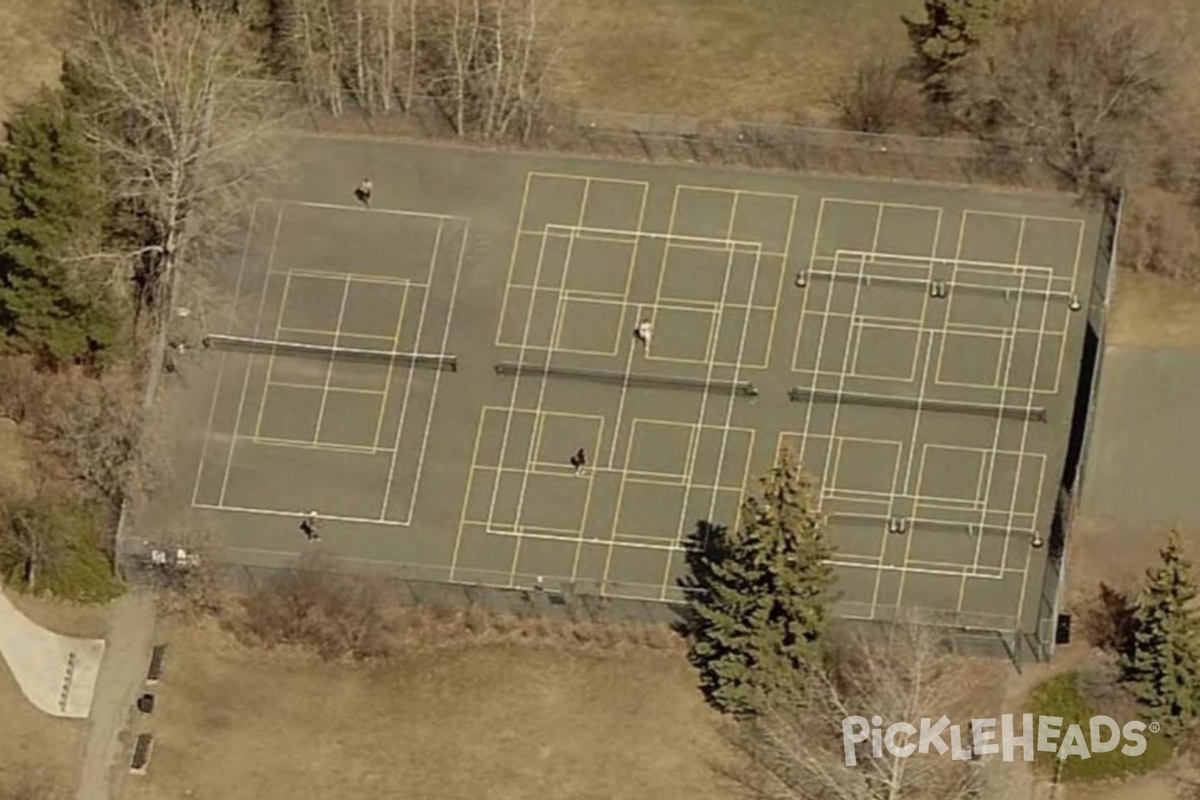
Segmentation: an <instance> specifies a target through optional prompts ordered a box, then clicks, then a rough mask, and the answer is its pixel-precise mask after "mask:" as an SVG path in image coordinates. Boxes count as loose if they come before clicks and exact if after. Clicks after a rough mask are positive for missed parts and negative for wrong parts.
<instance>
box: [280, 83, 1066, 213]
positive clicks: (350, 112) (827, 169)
mask: <svg viewBox="0 0 1200 800" xmlns="http://www.w3.org/2000/svg"><path fill="white" fill-rule="evenodd" d="M280 91H281V97H283V98H284V100H285V102H286V104H287V105H288V106H289V107H290V108H291V109H292V111H293V113H292V114H291V115H289V117H288V119H289V123H290V125H291V126H292V127H294V128H298V129H300V130H306V131H311V132H315V133H326V134H347V135H356V134H357V135H364V134H365V135H371V136H383V137H388V136H393V137H400V138H417V139H455V140H459V141H462V142H464V143H469V144H474V145H484V146H492V147H496V148H505V147H508V148H517V149H532V150H549V151H554V152H561V153H569V154H576V155H584V156H591V157H597V158H615V159H622V160H636V161H651V162H673V163H695V164H705V165H709V166H715V167H737V168H746V169H759V170H788V171H796V172H807V173H816V174H826V175H839V176H854V177H861V178H870V179H874V180H911V181H932V182H939V183H954V184H969V185H970V184H979V185H986V186H993V187H995V186H999V187H1009V188H1019V189H1037V190H1061V189H1063V188H1064V184H1063V180H1062V177H1061V176H1059V175H1057V174H1056V173H1054V172H1053V171H1052V170H1050V169H1048V168H1047V167H1045V166H1044V164H1043V163H1042V161H1041V159H1039V158H1037V157H1036V155H1035V154H1031V153H1025V152H1021V151H1018V150H1015V149H1012V148H1006V147H1002V146H999V145H994V144H989V143H985V142H980V141H978V140H976V139H971V138H965V137H963V138H947V137H943V138H933V137H921V136H910V135H902V134H873V133H859V132H855V131H845V130H835V129H826V128H811V127H803V126H799V125H789V124H773V123H764V122H742V121H710V120H702V119H698V118H694V117H685V116H678V115H668V114H631V113H622V112H612V111H601V110H595V109H586V108H574V107H568V106H555V107H551V108H548V109H547V110H546V111H545V112H544V113H543V114H542V115H541V118H540V120H539V124H538V125H537V126H536V128H535V129H534V130H533V131H532V132H531V133H530V134H529V135H528V136H526V137H524V138H523V139H522V140H519V141H513V140H508V141H481V140H479V139H478V138H473V137H471V136H459V135H458V134H457V133H456V132H455V130H454V127H453V125H452V124H451V122H450V118H449V115H448V114H447V113H446V110H445V109H444V108H443V107H442V106H441V105H440V104H439V101H438V100H437V99H436V98H433V97H414V98H411V99H410V100H409V101H408V102H407V103H406V104H401V106H400V107H397V108H396V109H395V110H392V111H388V112H379V111H369V110H367V109H364V108H362V107H361V106H360V105H359V104H358V103H357V102H356V101H355V99H354V97H353V96H351V95H346V96H345V97H344V98H343V100H342V103H341V109H340V111H339V113H332V112H331V111H329V110H328V109H327V108H318V107H315V106H313V105H312V104H310V103H308V102H306V101H305V99H304V98H303V97H302V96H301V93H300V91H299V89H298V88H297V87H295V86H292V85H290V84H281V85H280Z"/></svg>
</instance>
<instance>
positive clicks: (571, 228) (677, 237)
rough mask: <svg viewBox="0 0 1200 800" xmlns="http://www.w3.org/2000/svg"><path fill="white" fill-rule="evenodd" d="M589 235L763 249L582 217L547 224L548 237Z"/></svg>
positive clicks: (720, 248)
mask: <svg viewBox="0 0 1200 800" xmlns="http://www.w3.org/2000/svg"><path fill="white" fill-rule="evenodd" d="M588 234H600V235H608V236H618V237H625V238H628V239H629V240H630V241H629V242H628V243H629V244H633V243H634V242H636V241H638V240H640V239H661V240H664V241H666V242H667V243H668V244H675V243H678V246H679V247H686V246H688V245H689V244H693V243H695V244H704V245H712V248H711V249H712V250H713V251H715V252H718V253H724V252H726V251H728V250H730V249H734V248H737V247H739V246H745V247H746V248H748V249H749V248H759V249H761V248H762V245H761V243H759V242H752V241H749V240H743V239H719V238H716V237H714V236H689V235H687V234H683V233H674V232H673V230H672V229H670V228H668V231H667V233H654V232H653V231H622V230H615V229H613V228H596V227H592V226H587V225H584V224H583V218H582V217H580V218H579V224H578V225H562V224H559V223H547V224H546V235H547V236H561V237H564V238H569V237H571V236H575V237H577V238H582V239H586V238H587V235H588ZM618 241H621V242H624V238H622V239H619V240H618ZM702 249H709V248H702ZM767 255H771V256H776V257H778V256H780V255H781V254H780V253H767Z"/></svg>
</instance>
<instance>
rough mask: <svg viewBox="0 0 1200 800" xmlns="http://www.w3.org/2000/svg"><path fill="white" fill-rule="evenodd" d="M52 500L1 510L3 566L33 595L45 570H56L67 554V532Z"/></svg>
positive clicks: (0, 559) (16, 504)
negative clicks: (61, 524) (61, 523)
mask: <svg viewBox="0 0 1200 800" xmlns="http://www.w3.org/2000/svg"><path fill="white" fill-rule="evenodd" d="M54 511H55V508H54V505H53V500H52V499H50V498H49V497H48V496H46V495H39V496H38V497H35V498H33V499H31V500H28V501H14V500H10V501H8V502H6V503H4V504H3V505H2V506H0V562H2V563H3V564H4V566H5V567H6V571H8V572H9V573H10V574H9V575H7V576H5V577H8V578H10V579H16V581H17V582H19V583H20V584H21V585H23V586H24V587H25V588H26V589H27V590H29V591H30V592H34V593H36V592H37V591H38V588H39V584H38V581H39V579H40V578H41V575H42V571H43V570H44V569H53V568H54V567H55V566H56V565H57V564H58V563H59V562H61V561H62V559H63V556H64V555H65V553H66V551H67V547H68V544H67V541H66V536H65V533H66V532H65V531H64V530H62V528H61V526H60V524H59V523H60V522H61V520H59V519H57V517H56V515H55V514H54Z"/></svg>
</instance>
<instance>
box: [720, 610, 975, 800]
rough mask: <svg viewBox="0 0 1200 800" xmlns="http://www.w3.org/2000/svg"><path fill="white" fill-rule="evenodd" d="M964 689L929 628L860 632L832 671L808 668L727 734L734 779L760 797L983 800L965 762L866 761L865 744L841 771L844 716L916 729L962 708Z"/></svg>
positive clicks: (771, 799)
mask: <svg viewBox="0 0 1200 800" xmlns="http://www.w3.org/2000/svg"><path fill="white" fill-rule="evenodd" d="M970 684H971V682H970V681H969V680H968V679H967V676H966V675H964V673H963V671H962V670H961V669H959V668H958V666H957V664H956V662H955V660H954V659H952V658H950V657H949V654H948V652H947V651H946V649H945V648H944V646H943V643H942V642H941V641H940V640H939V639H938V636H937V633H936V632H935V631H934V630H932V629H931V628H929V627H926V626H923V625H917V624H910V623H904V624H896V625H893V626H887V627H883V626H881V627H879V628H877V629H873V630H869V631H863V632H862V634H861V635H860V636H857V637H855V638H854V639H853V640H851V641H847V642H845V643H843V648H842V652H841V653H840V655H839V661H838V663H837V665H836V672H828V671H824V672H822V671H818V672H815V673H814V674H813V675H812V676H810V677H809V679H808V680H807V683H806V684H805V685H804V686H802V687H798V688H797V690H796V691H795V692H781V693H779V694H776V695H775V696H774V698H773V701H772V702H771V703H770V704H768V706H767V707H766V709H765V710H764V711H763V712H762V713H761V714H759V715H757V716H756V717H754V718H753V719H750V720H747V721H746V723H745V724H743V725H741V726H739V727H738V728H736V729H735V731H734V732H733V734H732V738H733V741H734V743H735V744H736V745H737V746H738V748H739V749H740V750H741V751H742V753H743V754H744V755H745V756H746V763H745V769H744V772H743V773H742V774H741V775H739V778H740V779H741V782H742V784H743V786H744V787H745V788H746V789H747V790H748V791H749V794H750V796H752V797H756V798H762V799H763V800H768V799H769V800H781V799H782V798H788V800H808V799H809V798H811V800H826V798H830V797H836V798H840V800H877V798H880V797H938V798H942V799H943V800H967V798H972V797H980V796H983V795H982V794H979V793H978V792H979V791H980V790H981V786H980V775H979V774H978V773H977V772H976V771H974V770H973V769H972V768H971V767H970V766H969V762H963V761H952V760H950V759H949V758H940V757H920V758H913V759H909V760H908V761H904V762H901V761H900V760H899V757H897V756H894V755H891V754H889V753H885V754H884V755H883V756H882V757H871V756H870V755H869V747H870V742H869V741H868V742H866V743H864V744H860V745H859V748H861V749H860V750H859V751H858V752H859V759H860V760H859V761H858V764H857V766H856V767H855V768H854V769H847V768H846V767H845V766H844V764H845V757H846V750H845V744H844V743H843V731H842V724H843V723H842V720H844V719H845V718H847V717H851V716H856V715H862V716H865V717H867V718H868V719H869V718H871V717H872V716H874V715H879V716H880V717H882V718H883V720H884V722H883V725H884V727H885V728H886V727H887V726H889V725H891V724H893V723H896V722H908V723H910V724H916V725H919V722H920V720H921V719H922V718H925V717H929V718H932V719H937V718H939V717H941V716H942V715H943V714H947V715H950V714H955V713H958V712H959V711H966V709H965V708H959V706H961V705H963V704H964V701H965V698H966V695H967V693H968V692H969V691H970V689H971V685H970ZM988 796H995V795H988Z"/></svg>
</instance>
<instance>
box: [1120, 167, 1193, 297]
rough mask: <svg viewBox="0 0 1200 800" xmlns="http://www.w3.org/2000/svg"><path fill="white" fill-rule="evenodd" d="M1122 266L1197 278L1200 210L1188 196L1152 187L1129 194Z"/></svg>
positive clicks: (1141, 270)
mask: <svg viewBox="0 0 1200 800" xmlns="http://www.w3.org/2000/svg"><path fill="white" fill-rule="evenodd" d="M1128 197H1129V201H1128V206H1127V210H1126V213H1125V219H1124V222H1123V223H1122V229H1121V238H1120V243H1119V245H1118V246H1119V248H1120V251H1119V255H1120V259H1121V264H1122V265H1123V266H1125V267H1127V268H1129V269H1132V270H1133V271H1134V272H1154V273H1158V274H1160V275H1166V276H1169V277H1172V278H1196V277H1197V276H1200V211H1198V210H1197V209H1196V206H1195V203H1194V202H1193V201H1192V199H1191V198H1189V197H1188V196H1187V195H1183V194H1179V193H1175V192H1169V191H1165V190H1163V189H1159V188H1156V187H1151V186H1143V187H1139V188H1138V189H1137V190H1136V191H1133V192H1130V193H1129V196H1128Z"/></svg>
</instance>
